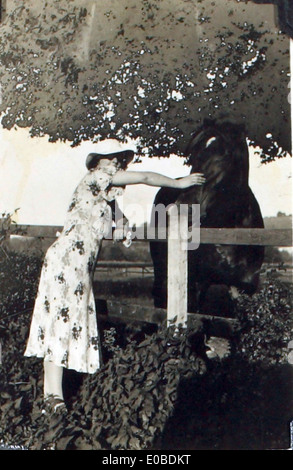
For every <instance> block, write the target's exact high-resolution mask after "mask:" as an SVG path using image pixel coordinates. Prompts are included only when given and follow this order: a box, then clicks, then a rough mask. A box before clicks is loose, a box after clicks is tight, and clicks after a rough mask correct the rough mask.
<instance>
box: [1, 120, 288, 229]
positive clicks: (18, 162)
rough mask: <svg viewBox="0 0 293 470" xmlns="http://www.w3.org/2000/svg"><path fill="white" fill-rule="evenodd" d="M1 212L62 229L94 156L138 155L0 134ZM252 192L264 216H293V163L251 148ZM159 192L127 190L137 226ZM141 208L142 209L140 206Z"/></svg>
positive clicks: (168, 161)
mask: <svg viewBox="0 0 293 470" xmlns="http://www.w3.org/2000/svg"><path fill="white" fill-rule="evenodd" d="M0 143H1V152H0V175H1V176H0V211H1V213H3V212H13V211H14V210H15V209H17V208H19V210H18V211H17V213H16V215H15V217H14V220H15V221H16V222H17V223H20V224H31V225H63V221H64V217H65V213H66V209H67V207H68V203H69V201H70V198H71V194H72V192H73V190H74V188H75V187H76V185H77V184H78V183H79V181H80V180H81V178H82V177H83V175H84V174H85V172H86V168H85V159H86V156H87V155H88V153H89V152H92V151H96V152H101V153H103V152H105V153H106V152H110V151H116V150H120V149H124V148H131V149H133V150H136V143H135V142H134V141H129V142H128V143H126V144H120V143H118V142H117V141H114V140H111V141H103V142H99V143H97V144H93V143H91V142H84V143H82V144H81V145H80V146H78V147H76V148H72V147H70V144H69V143H61V142H58V143H54V144H53V143H49V142H48V140H47V138H46V137H42V138H31V137H30V136H29V134H28V131H27V130H25V129H18V130H10V131H7V130H4V129H0ZM140 158H141V161H142V163H133V164H131V165H130V166H129V169H130V170H134V171H140V170H143V171H155V172H158V173H162V174H164V175H166V176H170V177H173V178H174V177H178V176H184V175H186V174H188V173H189V171H190V168H189V167H188V166H186V165H184V164H183V159H182V158H180V157H177V156H175V155H172V156H171V157H170V158H157V157H152V158H149V157H147V156H141V157H140ZM249 181H250V187H251V189H252V190H253V192H254V194H255V196H256V198H257V200H258V202H259V204H260V207H261V210H262V214H263V216H264V217H271V216H275V215H276V214H277V213H278V212H279V211H281V212H284V213H286V214H292V194H293V193H292V158H291V157H290V156H288V157H287V158H282V159H278V160H277V161H276V162H272V163H269V164H266V165H264V164H261V163H260V159H259V157H258V155H256V154H255V152H254V149H253V148H250V177H249ZM157 191H158V188H152V187H150V186H146V185H135V186H128V187H127V188H126V191H125V194H124V196H123V198H120V199H119V204H120V205H121V207H122V208H123V209H124V212H125V214H126V216H127V217H128V218H129V219H130V222H131V223H132V224H136V225H140V224H142V223H144V222H145V221H146V220H149V216H150V208H151V204H152V201H153V199H154V196H155V194H156V192H157ZM138 204H139V206H138Z"/></svg>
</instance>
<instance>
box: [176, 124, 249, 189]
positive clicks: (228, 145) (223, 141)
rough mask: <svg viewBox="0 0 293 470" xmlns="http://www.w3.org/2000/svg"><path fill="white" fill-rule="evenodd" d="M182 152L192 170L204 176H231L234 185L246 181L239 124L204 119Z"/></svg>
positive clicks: (244, 149)
mask: <svg viewBox="0 0 293 470" xmlns="http://www.w3.org/2000/svg"><path fill="white" fill-rule="evenodd" d="M185 154H186V157H187V163H188V164H189V165H191V167H192V169H191V171H192V172H203V173H204V174H205V176H206V178H207V179H208V178H209V177H214V176H215V175H218V177H219V178H221V177H222V178H225V179H226V178H229V177H230V176H231V177H233V178H234V179H236V180H237V182H238V184H239V183H240V184H248V168H249V160H248V147H247V143H246V136H245V128H244V126H243V125H239V124H233V123H231V122H227V121H226V122H222V123H219V122H216V121H213V120H207V119H206V120H204V122H203V124H202V126H201V127H200V128H199V129H198V130H197V131H196V132H195V133H194V134H193V136H192V138H191V140H190V143H189V145H188V147H187V149H186V152H185Z"/></svg>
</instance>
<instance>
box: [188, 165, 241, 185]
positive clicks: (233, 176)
mask: <svg viewBox="0 0 293 470" xmlns="http://www.w3.org/2000/svg"><path fill="white" fill-rule="evenodd" d="M190 173H203V175H204V177H205V178H206V182H205V184H204V185H203V190H210V188H211V187H220V186H222V185H223V186H225V188H227V187H233V186H237V188H238V189H239V188H240V187H243V188H244V187H247V186H248V172H247V171H246V169H245V170H244V171H243V170H240V169H239V168H237V167H233V166H231V167H230V168H229V166H227V164H226V165H225V162H224V161H223V162H221V164H219V163H218V162H217V161H214V162H213V161H212V160H209V161H207V162H203V164H202V165H198V164H197V165H193V166H192V168H191V171H190Z"/></svg>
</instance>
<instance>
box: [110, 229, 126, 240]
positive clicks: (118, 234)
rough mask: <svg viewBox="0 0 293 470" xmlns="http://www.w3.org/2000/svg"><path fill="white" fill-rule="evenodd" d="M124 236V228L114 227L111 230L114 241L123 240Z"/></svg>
mask: <svg viewBox="0 0 293 470" xmlns="http://www.w3.org/2000/svg"><path fill="white" fill-rule="evenodd" d="M124 238H125V232H124V228H123V227H121V228H115V230H114V232H113V240H114V242H118V241H119V240H123V239H124Z"/></svg>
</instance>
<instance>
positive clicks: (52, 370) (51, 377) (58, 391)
mask: <svg viewBox="0 0 293 470" xmlns="http://www.w3.org/2000/svg"><path fill="white" fill-rule="evenodd" d="M62 379H63V367H60V366H56V364H54V363H53V362H49V361H44V397H45V398H46V397H47V396H48V395H54V396H56V397H58V398H61V399H62V400H63V399H64V397H63V388H62Z"/></svg>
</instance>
